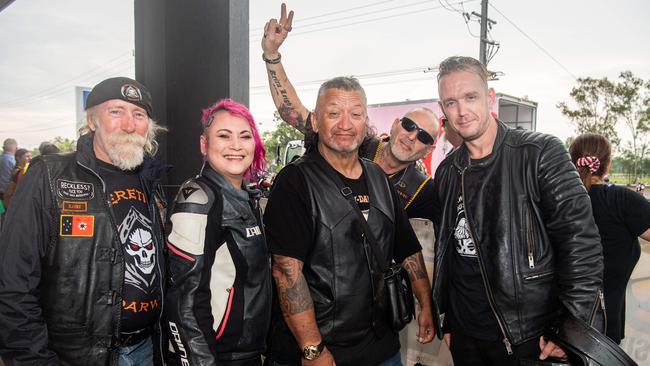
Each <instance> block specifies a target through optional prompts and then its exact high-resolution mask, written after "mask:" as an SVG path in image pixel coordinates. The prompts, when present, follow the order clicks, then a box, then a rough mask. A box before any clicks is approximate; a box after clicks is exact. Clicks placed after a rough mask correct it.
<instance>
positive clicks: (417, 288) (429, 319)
mask: <svg viewBox="0 0 650 366" xmlns="http://www.w3.org/2000/svg"><path fill="white" fill-rule="evenodd" d="M402 266H403V267H404V269H406V272H407V273H408V275H409V279H410V280H411V285H412V287H413V294H414V295H415V297H416V298H417V299H418V302H419V303H420V315H419V316H418V324H419V326H420V330H419V331H418V334H417V336H418V342H420V343H429V342H431V341H432V340H433V336H434V334H435V332H434V328H433V315H432V313H431V285H430V284H429V275H428V274H427V268H426V267H425V266H424V258H423V257H422V252H421V251H419V252H417V253H415V254H413V255H411V256H410V257H407V258H406V259H404V261H402Z"/></svg>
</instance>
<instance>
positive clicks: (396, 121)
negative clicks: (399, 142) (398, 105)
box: [390, 118, 399, 130]
mask: <svg viewBox="0 0 650 366" xmlns="http://www.w3.org/2000/svg"><path fill="white" fill-rule="evenodd" d="M398 123H399V118H395V120H394V121H393V125H392V126H390V129H391V130H392V129H393V128H395V126H397V124H398Z"/></svg>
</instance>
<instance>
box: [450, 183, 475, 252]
mask: <svg viewBox="0 0 650 366" xmlns="http://www.w3.org/2000/svg"><path fill="white" fill-rule="evenodd" d="M456 212H457V214H456V229H455V230H454V238H456V252H457V253H458V254H459V255H461V256H463V257H473V258H476V257H477V255H476V246H475V245H474V241H473V240H472V237H471V235H470V232H469V225H468V224H467V219H466V218H465V205H463V196H462V195H459V196H458V202H457V203H456Z"/></svg>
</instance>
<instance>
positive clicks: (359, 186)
mask: <svg viewBox="0 0 650 366" xmlns="http://www.w3.org/2000/svg"><path fill="white" fill-rule="evenodd" d="M339 175H340V174H339ZM340 176H341V178H343V182H344V183H345V184H347V185H348V186H349V187H350V188H351V189H352V192H353V193H352V194H353V195H354V197H355V199H356V201H357V202H358V203H359V208H360V209H361V210H362V212H364V211H366V212H367V210H368V209H369V207H370V206H369V204H368V188H367V183H366V179H365V175H364V174H362V175H361V177H359V179H348V178H346V177H344V176H342V175H340ZM308 193H309V191H308V188H307V183H306V181H305V179H304V177H303V176H302V174H301V173H300V171H299V170H298V168H297V167H295V166H293V165H288V166H286V167H285V168H284V169H283V170H282V172H281V173H280V175H278V177H277V179H276V182H275V184H274V187H273V194H272V195H271V197H270V198H269V201H268V203H267V206H266V210H265V213H264V222H265V228H266V235H267V242H268V244H269V247H270V250H271V252H272V253H273V254H278V255H282V256H287V257H292V258H296V259H299V260H301V261H304V260H305V258H307V257H308V255H309V252H310V249H311V246H312V238H313V233H314V228H313V226H312V222H311V205H310V198H309V195H308ZM390 194H392V195H393V200H394V202H399V201H398V200H397V194H396V193H395V191H394V189H393V187H391V192H390ZM396 206H398V207H395V219H396V220H395V238H396V239H395V245H394V252H393V258H394V260H395V261H396V262H398V263H399V262H402V261H403V260H404V259H405V258H407V257H409V256H410V255H412V254H414V253H417V252H418V251H420V250H421V249H422V248H421V247H420V244H419V242H418V240H417V237H416V236H415V233H414V232H413V229H412V228H411V225H410V223H409V221H408V218H407V217H406V214H405V212H404V210H403V209H402V207H399V205H396ZM288 223H291V224H290V225H289V224H288ZM277 335H278V337H282V336H286V337H291V338H290V339H287V340H286V341H284V340H278V341H277V342H278V343H285V344H295V341H294V340H293V338H292V335H290V334H283V333H281V332H278V333H277ZM328 347H329V346H328ZM330 350H331V351H332V352H333V353H335V354H336V355H337V356H336V357H337V359H336V361H337V363H338V364H350V362H348V360H354V359H358V357H359V355H366V356H364V365H375V364H378V363H380V362H382V361H384V360H386V359H388V358H389V357H390V356H392V355H394V354H395V353H396V352H397V351H398V350H399V338H398V336H397V334H396V333H393V332H390V331H389V332H386V334H385V335H384V336H383V337H382V338H378V337H377V336H376V335H375V333H374V332H372V331H369V332H368V333H367V336H366V337H365V339H363V340H362V341H361V342H359V343H358V344H357V345H355V346H353V347H345V348H336V347H331V349H330ZM289 355H293V357H294V359H293V360H278V361H291V362H298V363H299V362H300V359H299V355H298V353H297V352H295V353H290V352H288V353H287V354H286V355H284V357H291V356H289ZM279 357H282V356H279Z"/></svg>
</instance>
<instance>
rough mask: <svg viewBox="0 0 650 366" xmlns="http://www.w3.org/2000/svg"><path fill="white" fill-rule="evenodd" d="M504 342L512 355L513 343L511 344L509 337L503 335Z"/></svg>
mask: <svg viewBox="0 0 650 366" xmlns="http://www.w3.org/2000/svg"><path fill="white" fill-rule="evenodd" d="M503 344H504V345H505V346H506V351H507V352H508V355H509V356H511V355H512V345H510V341H509V340H508V337H503Z"/></svg>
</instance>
